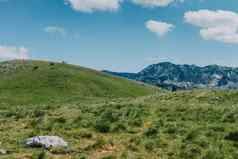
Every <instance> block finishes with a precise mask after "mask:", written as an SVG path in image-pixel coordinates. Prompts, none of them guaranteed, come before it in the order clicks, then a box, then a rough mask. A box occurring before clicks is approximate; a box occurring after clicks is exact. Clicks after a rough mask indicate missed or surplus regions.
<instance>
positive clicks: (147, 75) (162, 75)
mask: <svg viewBox="0 0 238 159" xmlns="http://www.w3.org/2000/svg"><path fill="white" fill-rule="evenodd" d="M107 73H110V72H109V71H107ZM111 74H113V75H118V76H121V77H126V78H129V79H133V80H137V81H142V82H145V83H149V84H153V85H157V86H160V87H164V88H167V89H172V90H176V89H191V88H222V89H224V88H238V68H232V67H223V66H218V65H210V66H206V67H199V66H195V65H176V64H172V63H169V62H163V63H158V64H154V65H150V66H148V67H146V68H145V69H144V70H142V71H140V72H139V73H136V74H135V73H132V74H130V73H111Z"/></svg>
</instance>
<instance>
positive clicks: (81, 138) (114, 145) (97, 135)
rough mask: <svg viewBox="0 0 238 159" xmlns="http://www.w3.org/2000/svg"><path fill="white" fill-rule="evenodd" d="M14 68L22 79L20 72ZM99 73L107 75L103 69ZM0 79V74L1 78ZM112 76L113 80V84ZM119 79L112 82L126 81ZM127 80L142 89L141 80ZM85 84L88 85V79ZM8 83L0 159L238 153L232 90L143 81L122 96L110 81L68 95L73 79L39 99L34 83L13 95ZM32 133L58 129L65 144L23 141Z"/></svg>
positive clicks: (216, 157)
mask: <svg viewBox="0 0 238 159" xmlns="http://www.w3.org/2000/svg"><path fill="white" fill-rule="evenodd" d="M67 67H72V66H67ZM38 69H39V68H38ZM11 75H12V73H11ZM40 75H43V73H41V74H40ZM16 76H20V77H21V78H22V79H24V78H23V76H22V75H21V74H19V75H17V74H16ZM36 76H37V75H36ZM100 76H101V74H100ZM8 77H11V78H13V77H14V78H15V75H14V76H13V75H12V76H6V77H4V78H8ZM43 77H47V76H43ZM43 77H42V78H43ZM81 77H82V75H81ZM103 77H104V75H103ZM21 78H18V79H21ZM29 78H33V76H31V77H29ZM94 78H97V77H94ZM105 78H106V79H107V78H109V79H111V77H110V76H107V75H105ZM109 79H108V80H109ZM34 80H36V79H34ZM119 80H122V79H119ZM3 81H4V80H0V83H1V84H0V85H1V86H3V83H4V82H3ZM6 81H7V79H6ZM43 81H44V80H43ZM46 81H48V80H45V82H46ZM102 81H103V82H104V81H105V80H104V79H103V80H102ZM106 81H107V80H106ZM116 81H117V80H116ZM122 81H123V82H125V83H127V82H129V83H130V81H124V80H122ZM17 82H19V81H17ZM32 82H33V81H32ZM36 82H37V80H36ZM39 83H40V82H39ZM112 83H113V84H112V85H111V87H112V86H114V82H112ZM119 83H121V82H119ZM125 83H123V84H122V85H120V86H118V88H124V89H125V88H127V87H130V86H131V85H130V84H128V85H125ZM131 84H132V85H135V86H136V87H138V88H143V90H144V87H145V86H141V85H138V84H135V83H131ZM26 85H27V83H26ZM26 85H23V86H26ZM79 85H80V84H79ZM129 85H130V86H129ZM4 86H5V84H4ZM50 86H51V84H49V85H48V86H47V87H39V88H45V90H44V89H42V90H40V92H41V91H42V92H43V91H44V92H51V91H53V90H54V89H55V88H56V87H53V86H52V87H53V88H49V87H50ZM83 86H84V87H85V89H87V86H88V85H83ZM83 86H82V87H83ZM18 87H19V86H18ZM97 87H98V86H97ZM97 87H94V88H97ZM6 88H8V89H5V90H6V92H2V93H1V94H0V98H1V99H3V100H1V104H0V149H5V150H8V151H9V153H8V154H7V155H1V154H0V158H1V159H85V158H88V159H140V158H141V159H237V158H238V151H237V150H238V127H237V125H238V120H237V119H238V92H237V91H215V90H194V91H181V92H175V93H171V92H162V91H160V92H157V93H154V94H150V93H151V92H150V91H151V89H152V88H150V87H148V88H147V87H146V89H145V90H146V91H145V92H148V94H147V93H142V94H141V93H139V95H137V97H135V96H133V95H131V93H133V91H132V92H131V90H130V91H128V94H127V96H121V95H122V94H119V95H118V94H117V93H118V92H117V91H116V90H114V89H113V91H112V92H111V93H110V92H108V93H109V94H110V95H113V96H111V97H110V96H108V95H105V94H104V95H98V94H96V95H95V94H94V95H91V97H90V98H87V96H86V95H84V93H83V92H82V93H80V94H76V95H75V96H74V98H72V95H73V94H74V93H76V92H77V91H79V90H80V89H77V88H75V87H72V89H73V90H77V91H75V92H74V93H72V92H70V93H71V94H70V96H66V92H64V93H65V94H63V95H62V96H60V95H61V94H60V92H59V94H57V95H58V96H57V97H55V98H53V99H54V100H52V101H51V102H49V101H48V100H46V99H47V96H46V95H49V94H50V93H49V94H46V95H45V96H44V95H43V94H41V97H39V98H40V99H41V100H37V95H36V94H34V93H32V92H31V91H32V90H33V88H32V89H30V88H29V89H30V90H31V91H29V92H27V89H25V88H26V87H23V88H24V89H19V90H18V91H20V92H21V94H16V98H15V96H13V95H14V92H13V90H15V88H16V87H13V86H12V85H9V86H6ZM13 88H14V89H13ZM103 88H104V87H103ZM109 88H110V87H109ZM138 88H137V89H138ZM16 89H17V88H16ZM34 89H35V88H34ZM149 90H150V91H149ZM22 91H25V92H22ZM61 91H62V90H61ZM67 91H70V89H69V90H67ZM121 91H125V90H121ZM53 92H54V93H56V92H55V91H53ZM92 92H93V91H92ZM119 92H120V91H119ZM129 92H131V93H129ZM143 92H144V91H143ZM22 93H24V94H22ZM27 93H28V94H27ZM37 93H39V92H37ZM61 93H62V92H61ZM67 93H69V92H67ZM23 95H28V96H27V97H25V98H24V100H23V99H21V98H20V97H22V96H23ZM117 95H118V96H117ZM124 95H125V94H124ZM140 95H144V96H140ZM10 97H11V98H12V99H11V98H10ZM51 97H53V96H51ZM62 98H63V99H62ZM4 99H5V100H4ZM21 102H22V103H21ZM17 103H18V104H17ZM35 135H57V136H60V137H62V138H64V139H65V140H66V141H67V142H68V143H69V145H70V147H69V149H50V150H43V149H42V148H34V149H32V148H29V147H25V146H24V144H23V142H24V140H25V139H26V138H28V137H32V136H35Z"/></svg>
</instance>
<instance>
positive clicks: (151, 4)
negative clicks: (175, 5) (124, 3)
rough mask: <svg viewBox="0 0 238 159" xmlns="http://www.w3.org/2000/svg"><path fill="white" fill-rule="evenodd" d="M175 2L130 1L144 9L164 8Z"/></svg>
mask: <svg viewBox="0 0 238 159" xmlns="http://www.w3.org/2000/svg"><path fill="white" fill-rule="evenodd" d="M174 1H175V0H132V2H134V3H135V4H139V5H142V6H145V7H166V6H168V5H169V4H170V3H172V2H174Z"/></svg>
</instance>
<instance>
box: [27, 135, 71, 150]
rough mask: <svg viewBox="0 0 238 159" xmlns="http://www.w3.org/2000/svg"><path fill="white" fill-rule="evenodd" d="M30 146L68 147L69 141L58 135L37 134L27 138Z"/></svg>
mask: <svg viewBox="0 0 238 159" xmlns="http://www.w3.org/2000/svg"><path fill="white" fill-rule="evenodd" d="M26 145H27V146H30V147H44V148H51V147H68V143H67V142H65V141H64V140H63V139H62V138H60V137H58V136H35V137H32V138H29V139H27V140H26Z"/></svg>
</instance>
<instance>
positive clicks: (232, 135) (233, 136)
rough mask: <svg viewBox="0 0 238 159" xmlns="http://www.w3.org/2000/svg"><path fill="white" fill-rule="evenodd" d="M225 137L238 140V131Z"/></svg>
mask: <svg viewBox="0 0 238 159" xmlns="http://www.w3.org/2000/svg"><path fill="white" fill-rule="evenodd" d="M225 139H226V140H231V141H235V142H238V132H230V133H229V134H228V135H226V136H225Z"/></svg>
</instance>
